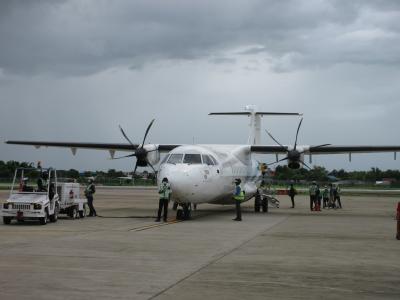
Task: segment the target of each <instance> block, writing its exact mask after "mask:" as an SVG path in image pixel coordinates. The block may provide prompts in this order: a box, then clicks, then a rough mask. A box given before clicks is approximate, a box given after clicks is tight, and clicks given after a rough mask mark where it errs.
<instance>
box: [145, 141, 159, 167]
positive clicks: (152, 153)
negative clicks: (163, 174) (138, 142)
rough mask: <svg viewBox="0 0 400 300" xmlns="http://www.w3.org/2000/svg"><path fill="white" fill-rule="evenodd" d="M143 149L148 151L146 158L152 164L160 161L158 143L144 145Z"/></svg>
mask: <svg viewBox="0 0 400 300" xmlns="http://www.w3.org/2000/svg"><path fill="white" fill-rule="evenodd" d="M144 149H146V151H148V153H147V160H148V161H149V163H151V164H152V165H153V166H154V165H156V164H157V163H158V162H159V161H160V151H158V145H154V144H148V145H145V146H144Z"/></svg>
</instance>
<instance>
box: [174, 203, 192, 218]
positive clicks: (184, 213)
mask: <svg viewBox="0 0 400 300" xmlns="http://www.w3.org/2000/svg"><path fill="white" fill-rule="evenodd" d="M179 205H180V206H182V209H180V208H179V209H178V210H177V211H176V219H177V220H190V218H191V215H192V207H191V205H190V203H182V204H179Z"/></svg>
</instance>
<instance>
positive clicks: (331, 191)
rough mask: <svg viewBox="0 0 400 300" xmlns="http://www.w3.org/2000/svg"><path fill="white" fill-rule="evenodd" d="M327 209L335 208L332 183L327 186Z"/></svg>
mask: <svg viewBox="0 0 400 300" xmlns="http://www.w3.org/2000/svg"><path fill="white" fill-rule="evenodd" d="M329 208H335V196H334V189H333V184H332V183H330V184H329Z"/></svg>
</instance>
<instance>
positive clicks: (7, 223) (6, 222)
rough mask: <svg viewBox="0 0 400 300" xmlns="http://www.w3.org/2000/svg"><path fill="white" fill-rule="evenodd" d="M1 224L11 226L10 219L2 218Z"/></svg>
mask: <svg viewBox="0 0 400 300" xmlns="http://www.w3.org/2000/svg"><path fill="white" fill-rule="evenodd" d="M3 223H4V224H5V225H10V224H11V218H10V217H3Z"/></svg>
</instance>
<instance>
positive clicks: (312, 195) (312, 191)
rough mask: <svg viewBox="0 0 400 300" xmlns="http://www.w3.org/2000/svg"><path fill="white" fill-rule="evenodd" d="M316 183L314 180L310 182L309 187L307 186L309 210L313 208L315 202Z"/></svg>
mask: <svg viewBox="0 0 400 300" xmlns="http://www.w3.org/2000/svg"><path fill="white" fill-rule="evenodd" d="M317 190H318V187H317V183H316V182H315V181H313V182H312V184H311V186H310V188H309V194H310V210H311V211H313V210H314V206H315V204H316V203H317V202H316V200H317Z"/></svg>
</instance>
